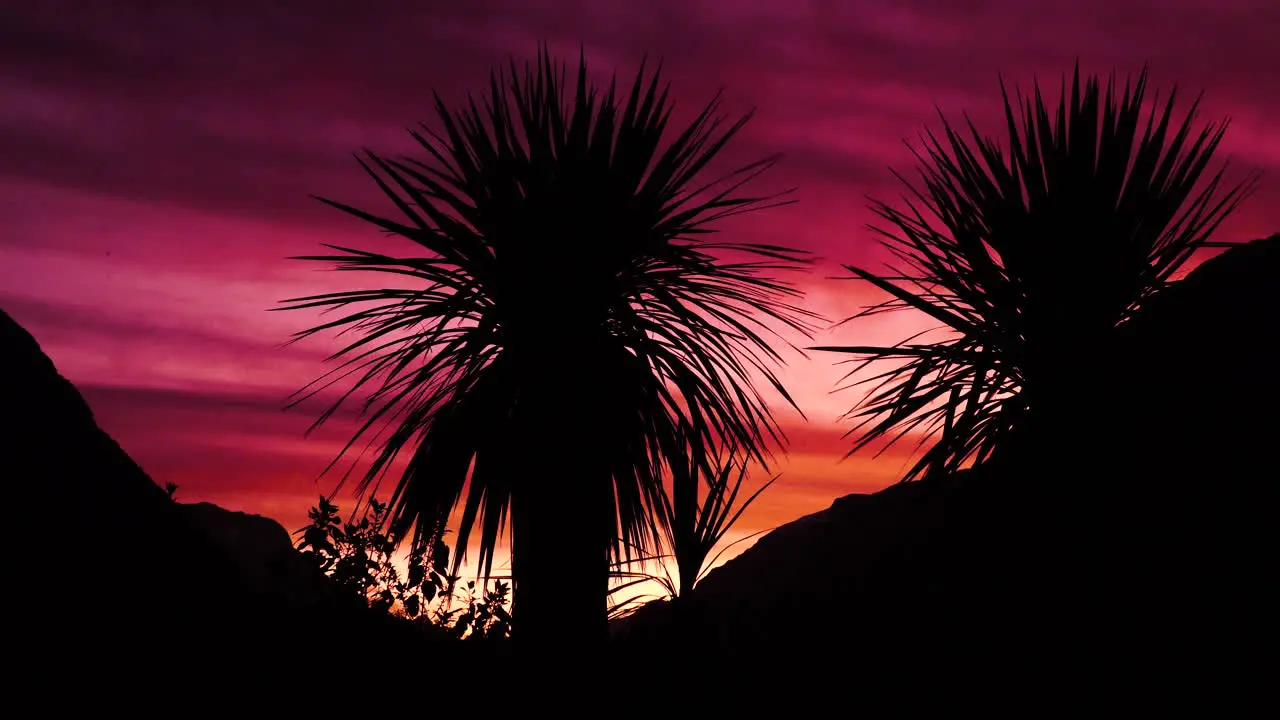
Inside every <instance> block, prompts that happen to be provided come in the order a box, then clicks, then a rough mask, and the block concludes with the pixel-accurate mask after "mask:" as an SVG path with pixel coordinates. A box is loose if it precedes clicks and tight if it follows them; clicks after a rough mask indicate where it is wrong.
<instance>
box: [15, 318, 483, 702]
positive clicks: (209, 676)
mask: <svg viewBox="0 0 1280 720" xmlns="http://www.w3.org/2000/svg"><path fill="white" fill-rule="evenodd" d="M0 398H3V406H2V407H0V412H2V413H3V415H4V422H3V426H4V428H5V430H4V432H3V433H2V434H0V457H3V458H4V479H5V480H7V481H8V482H7V485H6V486H7V487H9V488H16V489H18V491H19V493H20V494H19V496H18V499H17V500H18V501H17V502H16V503H14V507H17V508H19V510H18V513H17V514H18V518H17V520H16V523H17V530H18V533H19V534H18V535H16V536H15V537H13V539H12V540H11V542H12V543H14V545H13V548H14V552H13V553H12V554H11V560H12V564H11V566H10V570H9V572H10V573H11V575H10V577H11V579H12V580H13V582H12V583H11V584H10V585H9V587H10V588H11V589H12V593H11V595H10V602H9V604H8V606H7V607H8V611H7V612H8V620H7V622H8V623H9V624H10V627H11V628H15V629H14V630H11V631H10V633H9V635H8V637H7V639H6V653H7V655H8V659H9V668H10V670H9V671H7V672H9V673H10V675H9V679H10V683H11V687H14V688H16V689H18V690H19V691H29V692H31V693H33V694H34V695H39V697H38V698H33V699H37V700H38V701H39V702H41V703H42V705H43V706H44V707H46V708H48V707H50V703H58V702H63V701H66V702H73V703H74V702H79V701H81V700H83V699H84V698H85V697H88V696H89V695H86V694H89V693H91V694H92V695H91V696H92V697H93V698H95V701H96V702H99V703H100V704H101V707H103V708H110V707H138V705H139V704H140V703H146V702H148V701H163V700H164V699H166V698H168V699H172V698H187V699H189V698H195V697H212V696H216V697H217V698H219V699H223V700H225V699H231V698H246V697H266V696H272V695H276V696H280V697H290V698H294V699H296V700H299V701H301V700H302V699H303V698H305V697H306V695H307V693H308V692H309V690H308V688H309V687H311V684H312V683H314V682H315V681H316V677H324V673H326V672H345V671H340V670H337V669H335V668H332V667H330V668H327V669H326V668H325V667H324V666H323V664H321V666H320V667H316V666H314V665H313V664H311V663H313V662H318V660H319V659H322V658H341V657H343V653H344V649H350V648H356V647H365V648H372V649H373V652H374V653H375V654H376V655H378V656H379V657H384V658H388V659H389V660H390V664H391V666H392V667H391V673H392V674H391V676H390V677H395V676H397V674H398V673H399V672H401V671H403V672H406V673H408V672H411V671H413V670H414V669H415V668H417V669H418V670H419V671H420V672H424V671H429V670H430V669H432V668H436V667H439V666H440V663H441V662H443V659H442V658H441V657H440V656H441V655H443V653H442V652H441V651H438V650H433V648H432V646H431V645H429V644H424V643H423V642H422V641H421V639H420V638H419V637H417V636H416V635H414V634H411V633H407V632H404V631H403V629H402V628H400V627H398V626H395V625H394V624H392V623H388V622H385V621H384V619H381V618H378V617H377V616H375V615H373V614H372V613H370V612H368V610H367V609H366V608H364V607H363V606H362V605H360V604H359V603H353V602H352V601H351V600H350V599H349V598H348V597H347V596H345V595H341V594H337V593H334V592H332V588H328V587H326V585H325V583H324V580H323V578H321V577H319V575H318V574H309V573H308V572H307V571H308V568H306V567H305V565H304V564H301V558H300V557H298V556H297V555H296V554H292V555H291V554H289V553H291V550H290V545H291V544H290V542H289V538H288V535H287V533H284V532H283V530H282V529H280V528H279V525H278V524H276V523H275V522H274V521H271V520H266V519H265V518H255V517H253V516H244V515H243V514H240V513H231V512H228V511H225V510H222V509H221V508H217V507H215V506H209V505H183V504H181V503H177V502H174V501H173V500H171V499H170V497H169V495H168V494H167V493H166V492H165V491H164V490H162V489H161V488H160V487H159V486H158V485H157V484H156V483H155V482H153V481H152V480H151V478H150V477H148V476H147V474H146V473H145V472H144V471H143V470H142V469H141V468H140V467H139V466H138V465H137V463H135V462H134V461H133V460H132V459H131V458H130V457H129V456H128V454H127V453H126V452H125V451H124V450H122V449H121V448H120V446H119V445H118V444H116V442H115V441H114V440H112V438H111V437H110V436H109V435H107V434H106V433H105V432H103V431H102V430H101V429H100V428H99V427H98V426H97V424H96V423H95V422H94V418H93V413H92V412H91V411H90V409H89V407H88V406H87V405H86V404H85V402H84V400H83V398H82V397H81V396H80V394H79V392H78V391H77V390H76V388H75V387H74V386H73V385H72V384H71V383H70V382H68V381H67V380H66V379H65V378H63V377H61V376H60V375H59V374H58V372H57V370H56V368H55V367H54V365H53V363H52V362H51V361H50V360H49V358H48V357H46V356H45V355H44V353H43V352H41V350H40V346H39V345H38V344H37V343H36V341H35V339H34V338H33V337H32V336H31V335H30V334H29V333H28V332H27V331H26V330H25V329H23V328H22V327H21V326H20V325H18V324H17V323H16V322H14V321H13V319H12V318H10V317H9V316H8V315H7V314H5V313H4V312H2V311H0ZM15 626H16V627H15ZM460 652H464V650H458V649H456V648H452V649H450V650H449V653H450V657H452V658H453V660H454V661H456V660H458V659H460V656H459V655H458V653H460ZM299 658H303V659H306V658H312V660H311V661H307V662H300V660H299ZM466 680H467V678H461V679H460V680H459V681H458V682H459V683H460V687H463V688H465V687H466V684H465V683H466ZM55 683H56V685H55ZM53 687H64V688H68V689H69V691H68V692H67V693H63V692H53V693H52V694H50V688H53ZM72 688H73V689H74V690H71V689H72ZM351 691H352V692H353V693H354V692H355V688H354V687H353V688H352V690H351Z"/></svg>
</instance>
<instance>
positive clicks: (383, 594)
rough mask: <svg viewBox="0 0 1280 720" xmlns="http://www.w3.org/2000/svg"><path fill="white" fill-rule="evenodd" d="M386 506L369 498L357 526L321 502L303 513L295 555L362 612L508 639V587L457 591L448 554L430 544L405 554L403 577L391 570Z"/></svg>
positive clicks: (492, 584) (460, 634)
mask: <svg viewBox="0 0 1280 720" xmlns="http://www.w3.org/2000/svg"><path fill="white" fill-rule="evenodd" d="M387 512H388V506H387V504H386V503H383V502H379V501H378V499H377V498H371V499H370V500H369V502H368V504H367V505H365V512H364V514H363V516H361V517H360V518H359V520H357V519H355V517H354V516H353V517H352V518H351V519H349V520H347V521H345V522H344V521H342V520H341V519H340V517H339V513H338V506H337V505H335V504H333V503H331V502H329V501H328V500H326V499H325V498H324V497H321V498H320V502H319V503H318V504H317V505H316V506H315V507H312V508H311V509H310V510H308V511H307V517H308V518H309V519H310V520H311V523H310V524H309V525H307V526H306V527H304V528H301V529H300V530H298V531H297V532H295V533H294V534H295V535H299V536H300V537H299V539H298V546H297V547H298V551H299V552H300V553H301V554H302V556H303V557H305V558H307V559H308V560H309V561H311V562H312V563H313V564H314V565H315V566H316V567H317V568H319V569H320V571H321V572H323V573H325V574H326V575H328V576H329V577H330V578H332V579H333V581H334V582H335V583H336V584H337V585H338V586H339V587H341V588H344V589H346V590H348V591H350V592H352V593H355V594H357V595H359V596H360V597H361V598H363V599H364V600H365V601H366V602H367V603H368V604H369V607H370V608H372V609H374V610H376V611H378V612H383V613H387V614H390V615H394V616H398V617H402V618H404V619H406V620H409V621H411V622H415V623H420V624H422V625H425V626H429V627H430V628H431V629H433V630H436V631H440V632H443V633H446V634H448V635H449V636H452V637H454V638H458V639H464V638H465V639H477V640H478V639H482V638H490V639H497V638H506V637H508V636H509V635H510V633H511V614H510V604H511V592H510V590H511V588H510V585H509V584H508V583H506V582H504V581H502V580H500V579H492V580H489V581H487V582H486V584H485V585H484V586H482V587H480V588H479V589H477V587H476V583H475V581H468V582H467V583H466V584H465V586H462V587H459V579H460V578H459V577H458V576H457V575H454V574H450V572H449V556H450V548H449V546H448V545H447V544H446V543H445V542H444V541H443V540H437V541H436V543H435V545H434V547H432V548H431V551H430V552H423V551H421V550H414V551H412V552H411V553H410V555H409V557H408V560H407V566H406V570H405V573H404V574H403V575H402V574H401V572H400V569H399V568H398V567H396V563H395V552H396V548H397V543H396V542H395V541H393V540H392V539H391V538H389V537H388V536H387V534H386V533H385V532H384V531H383V529H382V528H384V527H385V526H386V519H387Z"/></svg>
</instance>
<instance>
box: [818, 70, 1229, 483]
mask: <svg viewBox="0 0 1280 720" xmlns="http://www.w3.org/2000/svg"><path fill="white" fill-rule="evenodd" d="M1146 87H1147V71H1146V69H1145V68H1144V69H1143V71H1142V73H1141V74H1140V75H1139V76H1138V78H1137V80H1136V82H1134V83H1133V84H1132V86H1130V84H1129V83H1128V82H1126V84H1125V87H1124V90H1123V93H1122V94H1117V87H1116V82H1115V79H1114V77H1113V78H1112V79H1111V80H1109V81H1108V82H1107V84H1106V91H1105V95H1104V94H1103V92H1102V91H1101V90H1100V83H1099V80H1098V78H1096V77H1091V78H1089V79H1088V80H1087V82H1086V83H1084V84H1083V86H1082V84H1081V80H1080V74H1079V69H1078V68H1077V69H1076V72H1075V75H1074V77H1073V80H1072V82H1071V84H1070V97H1069V98H1068V97H1067V83H1066V82H1064V83H1063V90H1062V94H1061V96H1060V98H1059V101H1058V106H1057V109H1056V112H1055V113H1054V114H1053V115H1051V114H1050V110H1049V108H1048V107H1047V105H1046V103H1045V100H1044V98H1043V96H1042V95H1041V93H1040V88H1039V85H1038V83H1037V84H1036V87H1035V92H1034V99H1026V98H1023V97H1022V96H1021V94H1020V93H1019V94H1018V96H1017V100H1016V102H1014V101H1011V100H1010V97H1009V93H1008V91H1007V90H1006V89H1005V86H1004V84H1003V82H1002V83H1001V91H1002V95H1003V98H1004V111H1005V120H1006V125H1007V128H1006V129H1007V133H1008V150H1007V151H1005V150H1003V149H1002V148H1001V146H1000V145H999V144H998V143H997V141H995V140H992V139H988V138H985V137H982V136H980V135H979V134H978V131H977V130H976V129H975V128H974V126H973V124H972V122H969V121H968V120H967V119H966V125H967V132H963V131H960V130H956V129H955V128H953V126H952V125H951V124H950V123H948V122H947V120H946V119H945V117H944V118H943V119H942V123H943V137H941V138H939V137H937V136H935V135H934V134H933V133H932V132H926V134H925V137H924V139H923V146H924V153H923V154H921V153H920V152H919V151H918V150H913V152H915V154H916V158H917V160H918V161H919V164H920V167H919V172H920V176H921V180H922V182H923V187H922V188H918V187H917V186H915V185H913V184H912V183H911V182H910V181H908V180H906V179H905V178H902V177H901V176H899V178H900V179H902V180H903V182H904V184H906V185H907V186H908V188H909V190H910V193H909V196H908V197H907V198H906V201H905V205H906V209H905V210H899V209H895V208H893V207H890V206H889V205H888V204H886V203H883V202H874V203H873V205H872V208H873V210H874V212H875V213H876V214H877V215H878V216H879V217H880V218H881V219H883V220H884V221H887V224H888V227H887V228H886V227H878V226H873V227H872V228H871V229H872V230H874V231H875V232H876V233H878V234H879V235H880V236H881V238H882V240H881V242H882V244H883V245H884V246H885V247H887V248H888V249H889V251H890V252H891V253H892V254H893V256H894V257H895V258H897V260H898V261H899V264H898V265H896V266H891V267H890V269H889V272H888V273H887V274H878V273H874V272H871V271H869V270H866V269H864V268H861V267H853V266H846V267H847V269H848V270H849V271H850V272H851V273H853V274H854V276H855V278H857V279H861V280H865V281H867V282H870V283H871V284H872V285H874V286H875V287H876V288H878V289H879V290H881V291H883V292H884V293H887V294H888V295H889V296H890V299H889V300H886V301H884V302H881V303H878V304H876V305H873V306H871V307H868V308H866V309H865V310H864V311H862V312H861V313H859V314H858V315H856V316H855V318H860V317H867V316H870V315H874V314H877V313H881V312H885V311H893V310H901V309H908V308H909V309H914V310H916V311H919V312H921V313H923V314H924V315H926V316H928V317H929V318H930V319H931V320H933V321H935V322H936V323H938V324H939V326H940V327H941V328H942V329H945V330H948V331H950V338H949V339H947V340H944V341H939V342H920V341H919V336H915V337H912V338H908V339H906V340H904V341H903V342H901V343H899V344H897V345H893V346H851V347H823V348H816V349H820V350H826V351H831V352H841V353H851V354H854V355H857V356H862V357H863V358H865V361H864V363H863V364H862V365H861V366H859V367H857V368H855V371H854V372H855V373H857V372H860V371H861V370H862V369H863V368H864V367H865V365H866V363H867V362H872V361H877V360H896V361H898V364H897V365H896V367H894V368H893V369H890V370H887V371H884V372H882V373H880V374H878V375H876V376H875V377H872V378H868V379H865V380H863V381H861V382H863V383H866V382H872V383H876V384H875V385H874V387H873V390H872V392H871V393H870V394H869V395H868V396H867V398H866V400H865V401H863V403H862V404H861V405H859V406H858V407H856V408H855V409H854V410H853V411H851V415H853V416H855V417H857V418H861V421H860V423H859V424H858V425H857V426H856V427H855V432H860V433H861V437H860V438H859V439H858V441H857V442H856V444H855V446H854V449H853V451H852V452H856V451H858V450H860V449H862V448H863V447H865V446H866V445H867V444H868V443H870V442H873V441H875V440H877V439H885V440H888V441H889V443H888V444H892V443H893V442H896V441H897V440H899V439H900V438H901V437H902V436H903V435H905V434H906V433H908V432H911V431H919V432H921V433H922V434H923V435H924V436H925V437H926V438H933V437H936V438H937V441H936V442H935V443H934V444H933V445H932V446H931V447H930V448H929V450H928V451H927V452H925V453H924V454H923V456H922V457H921V458H920V459H919V461H918V462H917V463H916V464H915V465H914V466H913V467H912V468H911V469H910V471H909V472H908V473H907V475H906V477H905V478H904V479H907V480H910V479H914V478H918V477H920V476H922V475H923V474H924V473H926V472H927V471H928V470H929V469H930V468H936V469H938V470H941V471H950V470H954V469H956V468H958V467H960V466H961V465H962V464H963V463H965V462H966V461H969V460H974V461H979V462H980V461H982V460H984V459H986V458H987V457H989V456H990V455H991V453H992V452H993V451H994V450H995V449H996V447H997V446H998V445H999V444H1000V443H1001V442H1002V440H1003V439H1004V438H1005V437H1006V436H1007V433H1008V432H1009V431H1010V430H1011V429H1012V428H1013V427H1015V426H1016V425H1018V424H1019V423H1020V422H1022V421H1024V420H1025V419H1026V417H1027V414H1028V413H1030V412H1037V411H1036V410H1035V408H1036V407H1037V406H1039V407H1040V408H1041V409H1042V410H1043V406H1044V404H1045V398H1050V397H1052V396H1053V394H1054V392H1055V387H1056V388H1059V389H1060V388H1062V387H1065V385H1064V379H1065V376H1066V375H1070V374H1072V373H1077V374H1079V373H1082V372H1083V366H1084V365H1086V364H1088V363H1091V362H1097V361H1098V357H1097V356H1099V355H1105V353H1106V349H1105V348H1106V342H1107V338H1109V337H1110V335H1111V333H1112V331H1113V330H1114V329H1115V328H1116V327H1117V326H1119V325H1120V324H1122V323H1124V322H1125V321H1126V319H1128V318H1129V317H1130V316H1131V314H1132V313H1134V312H1135V311H1136V310H1137V309H1138V308H1140V307H1141V306H1142V304H1143V303H1144V302H1145V301H1146V300H1147V299H1148V298H1149V297H1150V296H1151V295H1152V294H1153V293H1157V292H1159V291H1160V289H1161V288H1163V287H1165V285H1166V284H1167V283H1168V282H1169V281H1170V279H1171V277H1172V276H1173V275H1174V274H1175V273H1176V272H1177V271H1178V270H1179V269H1180V268H1181V267H1182V266H1183V265H1184V264H1185V263H1186V262H1187V261H1188V260H1190V259H1191V257H1192V255H1193V254H1194V253H1195V252H1196V251H1197V250H1199V249H1201V248H1203V247H1206V246H1207V245H1208V238H1209V236H1210V234H1211V233H1212V232H1213V231H1214V229H1215V228H1216V227H1217V226H1218V224H1219V223H1220V222H1221V221H1222V219H1223V218H1224V217H1225V216H1226V215H1227V214H1228V213H1230V212H1231V211H1232V210H1233V209H1234V208H1235V207H1236V206H1237V205H1238V203H1239V202H1240V201H1241V200H1242V199H1243V198H1244V197H1245V195H1246V194H1247V192H1248V190H1249V188H1250V187H1251V185H1252V179H1250V180H1246V181H1245V182H1242V183H1240V184H1238V185H1234V186H1232V187H1230V188H1227V189H1226V190H1225V192H1223V173H1222V170H1219V171H1218V172H1217V173H1215V174H1214V175H1212V177H1211V178H1210V179H1209V180H1208V182H1206V183H1204V184H1203V185H1202V186H1201V187H1200V189H1199V190H1197V189H1196V188H1197V185H1199V181H1200V180H1201V177H1202V175H1204V173H1205V170H1206V168H1207V166H1208V164H1209V162H1210V159H1211V158H1212V156H1213V154H1214V151H1215V150H1216V149H1217V147H1218V145H1219V143H1220V141H1221V140H1222V136H1223V132H1224V131H1225V130H1226V127H1227V123H1226V122H1222V123H1210V124H1207V125H1205V126H1204V127H1202V128H1201V129H1200V130H1199V131H1198V132H1196V131H1195V130H1194V128H1193V121H1194V117H1195V106H1193V107H1192V108H1191V110H1190V111H1189V112H1187V114H1186V116H1185V117H1184V118H1183V120H1182V122H1181V123H1180V124H1175V123H1174V100H1175V97H1176V95H1177V92H1176V89H1175V90H1174V92H1172V93H1170V96H1169V98H1168V100H1167V101H1166V102H1165V103H1164V105H1163V108H1161V107H1160V104H1159V102H1158V98H1157V102H1156V104H1155V106H1154V107H1153V109H1152V110H1151V112H1150V114H1149V115H1148V117H1147V122H1146V126H1145V129H1144V130H1142V131H1141V133H1140V134H1139V129H1140V127H1141V125H1142V123H1141V116H1142V114H1143V113H1142V104H1143V99H1144V97H1145V94H1146ZM1198 103H1199V101H1198V100H1197V101H1196V105H1198ZM851 319H853V318H851Z"/></svg>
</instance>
